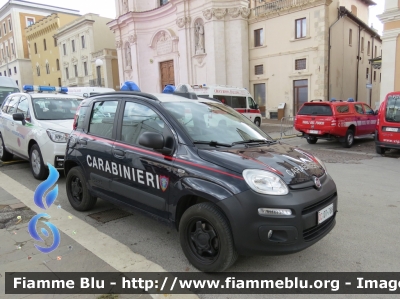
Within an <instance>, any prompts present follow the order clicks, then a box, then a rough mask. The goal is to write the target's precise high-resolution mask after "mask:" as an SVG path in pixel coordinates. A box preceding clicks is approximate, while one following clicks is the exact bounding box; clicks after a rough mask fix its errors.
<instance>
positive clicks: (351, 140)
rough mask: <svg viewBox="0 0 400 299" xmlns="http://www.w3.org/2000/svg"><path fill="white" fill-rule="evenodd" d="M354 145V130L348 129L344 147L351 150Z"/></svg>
mask: <svg viewBox="0 0 400 299" xmlns="http://www.w3.org/2000/svg"><path fill="white" fill-rule="evenodd" d="M353 143H354V130H353V129H348V130H347V132H346V136H345V137H344V141H343V143H342V145H343V147H345V148H350V147H352V145H353Z"/></svg>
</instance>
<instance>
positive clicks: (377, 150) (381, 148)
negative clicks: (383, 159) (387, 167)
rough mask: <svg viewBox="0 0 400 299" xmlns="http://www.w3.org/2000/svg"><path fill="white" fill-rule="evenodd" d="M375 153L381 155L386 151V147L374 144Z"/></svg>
mask: <svg viewBox="0 0 400 299" xmlns="http://www.w3.org/2000/svg"><path fill="white" fill-rule="evenodd" d="M375 149H376V153H377V154H379V155H383V154H384V153H385V152H386V148H383V147H380V146H376V147H375Z"/></svg>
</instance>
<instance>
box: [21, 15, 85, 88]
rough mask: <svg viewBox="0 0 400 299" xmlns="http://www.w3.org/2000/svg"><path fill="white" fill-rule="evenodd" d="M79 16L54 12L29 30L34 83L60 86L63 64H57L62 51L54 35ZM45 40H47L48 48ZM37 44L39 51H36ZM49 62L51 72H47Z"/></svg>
mask: <svg viewBox="0 0 400 299" xmlns="http://www.w3.org/2000/svg"><path fill="white" fill-rule="evenodd" d="M78 17H79V16H75V15H67V14H61V13H59V14H52V15H50V16H47V17H46V18H45V19H43V20H42V21H39V22H37V23H36V24H35V25H34V26H33V27H32V29H33V30H32V31H31V32H30V31H28V30H27V32H26V33H27V37H28V39H29V45H30V56H31V62H32V72H33V84H34V85H47V86H59V85H60V84H61V82H62V71H61V70H62V66H61V65H60V63H58V66H57V60H58V61H60V54H59V53H60V51H59V46H58V43H56V41H55V40H54V37H53V36H54V34H55V32H56V31H57V29H58V28H60V27H61V26H63V25H65V24H68V23H70V22H72V21H73V20H75V19H76V18H78ZM46 21H47V22H46ZM44 40H46V50H45V44H44ZM35 44H36V49H37V53H35ZM47 63H48V65H49V73H47V68H46V64H47ZM37 65H39V68H40V76H39V75H38V72H37Z"/></svg>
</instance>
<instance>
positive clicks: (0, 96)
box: [0, 86, 19, 105]
mask: <svg viewBox="0 0 400 299" xmlns="http://www.w3.org/2000/svg"><path fill="white" fill-rule="evenodd" d="M14 92H19V90H18V88H14V87H1V86H0V105H1V104H3V102H4V99H5V98H6V97H7V96H8V95H10V94H12V93H14Z"/></svg>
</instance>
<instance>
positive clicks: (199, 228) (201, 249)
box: [187, 219, 220, 263]
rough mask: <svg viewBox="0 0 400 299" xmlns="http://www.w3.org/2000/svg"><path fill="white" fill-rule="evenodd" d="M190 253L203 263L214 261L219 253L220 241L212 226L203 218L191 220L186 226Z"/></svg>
mask: <svg viewBox="0 0 400 299" xmlns="http://www.w3.org/2000/svg"><path fill="white" fill-rule="evenodd" d="M187 233H188V239H189V245H190V249H191V251H192V253H193V254H194V255H195V256H196V257H197V258H198V259H200V260H201V261H202V262H205V263H212V262H214V261H215V260H216V259H217V258H218V256H219V253H220V241H219V237H218V234H217V232H216V231H215V229H214V227H213V226H212V225H211V224H210V223H209V222H208V221H206V220H204V219H196V220H193V221H192V222H191V223H190V224H189V226H188V230H187Z"/></svg>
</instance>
